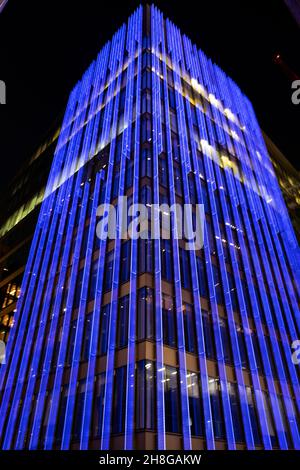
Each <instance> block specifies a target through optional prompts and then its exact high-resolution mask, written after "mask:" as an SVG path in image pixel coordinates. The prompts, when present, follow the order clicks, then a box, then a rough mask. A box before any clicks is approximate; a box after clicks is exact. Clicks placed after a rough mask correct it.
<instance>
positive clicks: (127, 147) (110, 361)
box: [101, 15, 136, 450]
mask: <svg viewBox="0 0 300 470" xmlns="http://www.w3.org/2000/svg"><path fill="white" fill-rule="evenodd" d="M122 43H123V44H122V47H120V50H119V60H120V64H122V62H123V56H124V53H125V48H126V50H127V53H128V57H129V61H128V68H127V82H126V83H127V84H126V95H125V112H124V122H125V126H126V127H125V129H124V133H123V138H122V152H121V162H120V170H119V171H120V178H119V189H118V201H121V198H122V197H123V196H124V195H125V176H126V163H127V159H128V158H129V157H130V152H131V138H132V108H133V89H134V69H135V63H134V60H132V59H133V58H134V51H135V49H136V47H135V39H134V15H133V16H131V17H130V18H129V23H128V28H127V37H126V31H124V37H123V39H122ZM124 220H127V214H125V213H124V208H123V207H122V206H121V205H120V207H119V208H118V214H117V224H116V234H117V236H116V240H115V244H114V245H115V246H114V261H113V274H112V290H111V301H110V315H109V332H108V346H107V356H106V380H105V392H104V408H103V425H102V436H101V450H107V449H109V445H110V437H111V421H112V415H113V396H114V393H113V390H114V365H115V349H116V332H117V318H118V296H119V289H120V273H121V250H122V240H121V237H122V231H123V227H124ZM127 243H129V241H128V242H127ZM125 408H126V407H125Z"/></svg>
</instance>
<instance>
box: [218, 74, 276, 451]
mask: <svg viewBox="0 0 300 470" xmlns="http://www.w3.org/2000/svg"><path fill="white" fill-rule="evenodd" d="M223 85H224V88H223V89H225V90H226V96H227V100H228V102H229V103H230V104H231V105H232V106H233V109H234V111H235V107H234V105H233V103H232V100H231V99H230V97H229V95H228V91H227V87H228V79H226V80H224V82H223ZM241 117H242V119H243V116H241ZM234 145H235V150H236V151H237V156H238V158H243V151H242V149H241V146H240V144H239V142H237V141H235V142H234ZM227 174H228V173H227ZM232 183H233V185H236V188H237V191H238V198H239V203H240V207H241V212H242V214H243V217H245V219H244V221H245V227H246V233H247V236H248V241H249V243H250V248H251V253H252V254H253V253H254V252H253V250H254V249H255V245H253V246H251V244H252V240H251V239H250V238H251V232H250V231H249V226H247V225H246V224H247V222H248V214H247V212H245V211H247V209H246V207H245V201H244V198H243V191H242V187H241V184H240V180H239V178H233V179H232ZM244 184H246V183H245V182H244ZM232 207H233V210H234V212H235V216H236V220H237V226H238V227H240V220H239V213H238V211H236V208H235V206H232ZM238 236H239V243H240V246H241V254H242V258H243V264H244V266H245V274H246V279H247V286H248V289H249V294H250V301H251V304H252V315H253V319H254V322H255V326H256V332H257V336H258V341H259V347H260V350H261V357H262V360H263V364H264V370H265V375H266V379H267V385H268V390H269V395H270V398H271V403H272V407H273V409H275V410H277V411H278V401H277V397H276V390H275V386H274V381H273V376H272V371H271V368H270V361H269V357H268V351H267V349H266V342H265V337H264V331H263V327H262V321H261V317H260V312H259V309H258V303H257V299H256V290H255V289H256V288H255V286H254V284H253V280H252V275H251V268H250V264H249V261H248V256H249V255H250V253H248V251H247V249H246V247H245V244H244V239H243V236H241V232H240V231H239V232H238ZM249 236H250V238H249ZM256 260H257V259H255V260H254V263H255V261H256ZM258 285H259V287H260V281H259V282H258ZM257 395H259V394H257ZM257 398H261V397H260V395H259V397H257ZM276 419H277V421H276ZM275 422H276V423H277V425H278V426H282V422H281V420H280V418H278V414H277V413H276V415H275ZM261 424H262V423H261ZM265 448H267V447H265Z"/></svg>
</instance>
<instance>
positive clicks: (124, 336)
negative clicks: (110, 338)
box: [116, 295, 129, 348]
mask: <svg viewBox="0 0 300 470" xmlns="http://www.w3.org/2000/svg"><path fill="white" fill-rule="evenodd" d="M128 316H129V295H126V296H125V297H122V298H121V299H120V300H119V319H118V324H117V343H116V347H117V348H124V347H125V346H127V343H128Z"/></svg>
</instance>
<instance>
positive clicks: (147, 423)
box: [136, 361, 155, 430]
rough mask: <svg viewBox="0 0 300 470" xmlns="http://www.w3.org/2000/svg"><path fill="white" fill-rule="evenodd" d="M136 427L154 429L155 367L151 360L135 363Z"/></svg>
mask: <svg viewBox="0 0 300 470" xmlns="http://www.w3.org/2000/svg"><path fill="white" fill-rule="evenodd" d="M136 390H137V392H136V428H137V429H153V430H154V429H155V367H154V363H153V362H151V361H139V362H138V363H137V382H136Z"/></svg>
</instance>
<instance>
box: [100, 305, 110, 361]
mask: <svg viewBox="0 0 300 470" xmlns="http://www.w3.org/2000/svg"><path fill="white" fill-rule="evenodd" d="M109 316H110V304H107V305H105V306H104V307H102V308H101V318H100V338H99V354H100V356H103V355H105V354H106V353H107V344H108V330H109Z"/></svg>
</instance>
